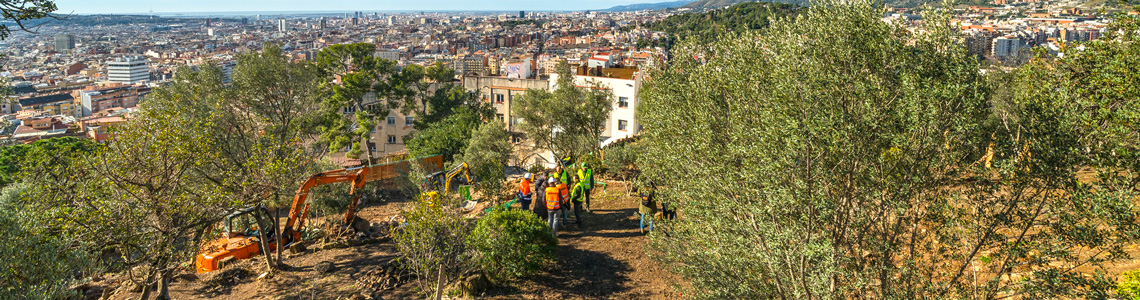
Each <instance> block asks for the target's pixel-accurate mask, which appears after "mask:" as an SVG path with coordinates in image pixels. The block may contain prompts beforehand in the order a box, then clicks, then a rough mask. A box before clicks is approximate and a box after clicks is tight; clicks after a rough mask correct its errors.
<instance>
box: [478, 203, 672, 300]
mask: <svg viewBox="0 0 1140 300" xmlns="http://www.w3.org/2000/svg"><path fill="white" fill-rule="evenodd" d="M592 202H593V203H592V205H593V207H591V208H592V210H593V212H592V213H585V212H583V216H582V219H583V221H584V222H585V226H582V227H581V228H579V227H578V226H577V225H573V224H572V223H573V216H571V217H570V220H571V221H570V222H569V223H571V224H569V225H567V226H565V228H566V229H564V230H561V232H560V235H559V236H558V242H559V249H558V262H557V263H556V264H555V265H554V266H552V267H550V268H548V269H547V270H544V271H543V272H541V273H539V274H536V275H534V276H531V277H530V278H524V279H523V280H521V281H520V282H515V283H514V287H511V288H499V289H493V290H491V291H488V293H487V295H486V296H488V299H677V298H680V296H679V295H678V294H677V292H676V291H674V290H673V288H672V287H671V286H672V285H673V284H674V283H677V281H676V277H675V276H673V275H672V274H671V273H669V272H668V270H666V269H665V268H664V267H662V266H661V265H660V264H659V263H657V262H656V261H654V260H653V259H651V258H649V257H648V256H647V255H646V254H645V253H646V251H645V250H646V248H645V247H646V246H645V245H646V242H648V241H649V239H648V237H647V236H645V235H642V234H641V231H640V230H639V229H638V219H637V206H638V200H637V199H636V197H634V196H633V195H630V194H629V187H628V185H626V184H625V183H622V182H609V186H608V187H607V188H606V192H605V193H602V192H601V191H599V190H595V191H594V199H593V200H592Z"/></svg>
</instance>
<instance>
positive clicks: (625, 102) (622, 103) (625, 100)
mask: <svg viewBox="0 0 1140 300" xmlns="http://www.w3.org/2000/svg"><path fill="white" fill-rule="evenodd" d="M618 107H621V108H628V107H629V97H618Z"/></svg>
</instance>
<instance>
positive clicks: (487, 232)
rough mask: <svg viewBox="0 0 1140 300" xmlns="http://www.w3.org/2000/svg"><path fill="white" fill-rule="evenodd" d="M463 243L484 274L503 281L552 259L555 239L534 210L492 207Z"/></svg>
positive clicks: (530, 271) (555, 245)
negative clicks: (471, 251)
mask: <svg viewBox="0 0 1140 300" xmlns="http://www.w3.org/2000/svg"><path fill="white" fill-rule="evenodd" d="M467 244H468V247H469V248H471V249H472V250H473V251H474V255H473V256H474V258H475V263H476V264H478V265H479V267H481V268H482V269H483V271H484V273H485V274H486V275H487V277H489V278H491V279H493V280H507V279H514V278H520V277H522V276H525V275H527V274H530V273H532V272H534V271H537V270H538V269H539V268H541V267H542V266H543V265H545V264H547V263H549V262H551V261H553V260H554V255H555V250H556V248H557V246H558V241H557V240H556V239H554V237H553V236H552V235H551V233H550V227H547V226H546V223H545V222H543V221H542V220H540V219H539V218H538V216H537V215H535V214H534V213H531V212H529V211H524V210H513V209H508V210H501V209H496V210H495V211H493V212H491V213H490V214H488V215H487V216H486V217H484V218H483V219H482V220H479V224H478V225H476V226H475V231H474V232H472V233H471V236H469V237H468V238H467Z"/></svg>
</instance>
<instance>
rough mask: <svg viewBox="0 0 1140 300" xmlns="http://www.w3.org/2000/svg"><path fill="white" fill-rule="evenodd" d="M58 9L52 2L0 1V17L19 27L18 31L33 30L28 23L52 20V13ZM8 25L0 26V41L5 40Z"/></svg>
mask: <svg viewBox="0 0 1140 300" xmlns="http://www.w3.org/2000/svg"><path fill="white" fill-rule="evenodd" d="M56 9H58V8H57V7H56V6H55V1H53V0H3V1H0V15H3V16H4V20H7V21H11V22H13V23H15V24H16V27H19V29H18V30H23V31H31V30H30V29H31V28H33V27H34V26H32V25H31V24H29V21H33V20H36V19H42V18H54V17H55V16H54V15H52V13H53V12H55V11H56ZM8 25H9V24H0V40H2V39H7V38H8V35H9V34H11V32H12V28H10V27H8Z"/></svg>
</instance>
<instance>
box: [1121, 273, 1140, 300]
mask: <svg viewBox="0 0 1140 300" xmlns="http://www.w3.org/2000/svg"><path fill="white" fill-rule="evenodd" d="M1116 294H1117V296H1120V298H1121V299H1130V300H1136V299H1140V270H1132V271H1126V272H1124V273H1120V279H1119V280H1118V281H1117V282H1116Z"/></svg>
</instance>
